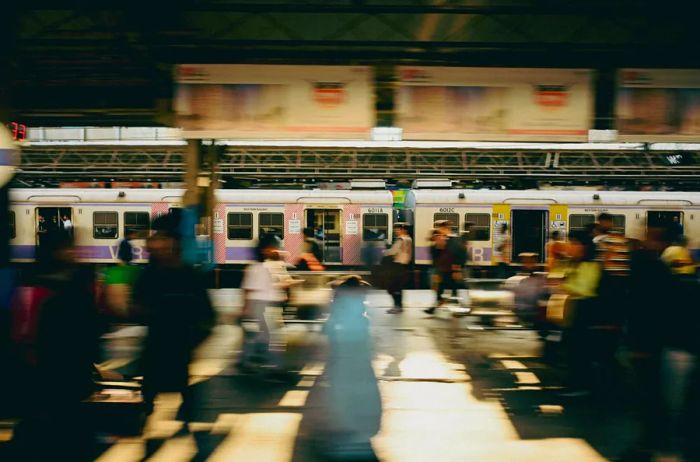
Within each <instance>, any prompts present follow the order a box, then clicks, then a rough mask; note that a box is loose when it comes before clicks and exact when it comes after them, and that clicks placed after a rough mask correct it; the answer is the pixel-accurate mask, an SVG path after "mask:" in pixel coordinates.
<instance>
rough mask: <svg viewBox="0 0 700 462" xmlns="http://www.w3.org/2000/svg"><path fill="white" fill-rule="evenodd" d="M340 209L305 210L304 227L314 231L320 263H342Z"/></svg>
mask: <svg viewBox="0 0 700 462" xmlns="http://www.w3.org/2000/svg"><path fill="white" fill-rule="evenodd" d="M340 214H341V210H340V209H307V210H306V227H307V228H311V229H313V230H314V234H315V235H316V239H317V240H318V242H319V244H320V246H321V255H322V256H323V261H322V263H342V262H343V255H342V252H341V245H342V242H341V225H340Z"/></svg>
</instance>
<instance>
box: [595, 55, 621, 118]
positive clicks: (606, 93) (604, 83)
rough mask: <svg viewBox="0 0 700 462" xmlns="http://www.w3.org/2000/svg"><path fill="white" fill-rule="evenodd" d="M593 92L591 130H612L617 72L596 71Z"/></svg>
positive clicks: (611, 70) (608, 69) (609, 70)
mask: <svg viewBox="0 0 700 462" xmlns="http://www.w3.org/2000/svg"><path fill="white" fill-rule="evenodd" d="M593 91H594V92H595V99H594V101H595V105H594V109H593V110H594V121H593V128H594V129H596V130H612V129H614V128H615V99H616V98H617V70H616V69H614V68H609V67H606V68H599V69H597V70H596V73H595V76H594V85H593Z"/></svg>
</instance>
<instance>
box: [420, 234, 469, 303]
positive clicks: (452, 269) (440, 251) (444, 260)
mask: <svg viewBox="0 0 700 462" xmlns="http://www.w3.org/2000/svg"><path fill="white" fill-rule="evenodd" d="M435 228H436V229H437V231H438V232H437V233H436V234H434V235H433V239H434V241H433V242H434V245H435V248H434V252H435V253H434V257H433V261H434V265H435V270H436V273H437V278H438V290H437V306H432V307H430V308H427V309H425V310H423V312H424V313H426V314H434V313H435V310H436V308H438V307H440V306H442V305H443V304H445V303H446V301H445V298H444V294H445V292H446V291H449V293H450V296H455V295H456V292H457V289H458V288H459V285H460V283H461V281H462V278H463V276H462V269H461V265H460V264H459V261H458V258H459V257H458V255H456V253H457V249H458V248H459V245H458V242H457V240H458V238H456V237H455V236H453V235H452V227H451V226H450V222H449V221H447V220H441V221H438V222H435Z"/></svg>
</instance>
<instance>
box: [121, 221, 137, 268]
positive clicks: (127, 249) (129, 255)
mask: <svg viewBox="0 0 700 462" xmlns="http://www.w3.org/2000/svg"><path fill="white" fill-rule="evenodd" d="M134 239H136V232H135V231H134V230H133V229H130V230H128V231H127V232H126V236H124V239H122V241H121V242H120V243H119V250H117V258H118V259H119V261H120V262H122V264H124V265H129V264H131V261H132V260H133V259H134V247H133V246H132V245H131V241H132V240H134Z"/></svg>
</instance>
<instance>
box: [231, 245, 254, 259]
mask: <svg viewBox="0 0 700 462" xmlns="http://www.w3.org/2000/svg"><path fill="white" fill-rule="evenodd" d="M254 259H255V249H254V248H252V247H226V260H238V261H239V260H245V261H247V260H254Z"/></svg>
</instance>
